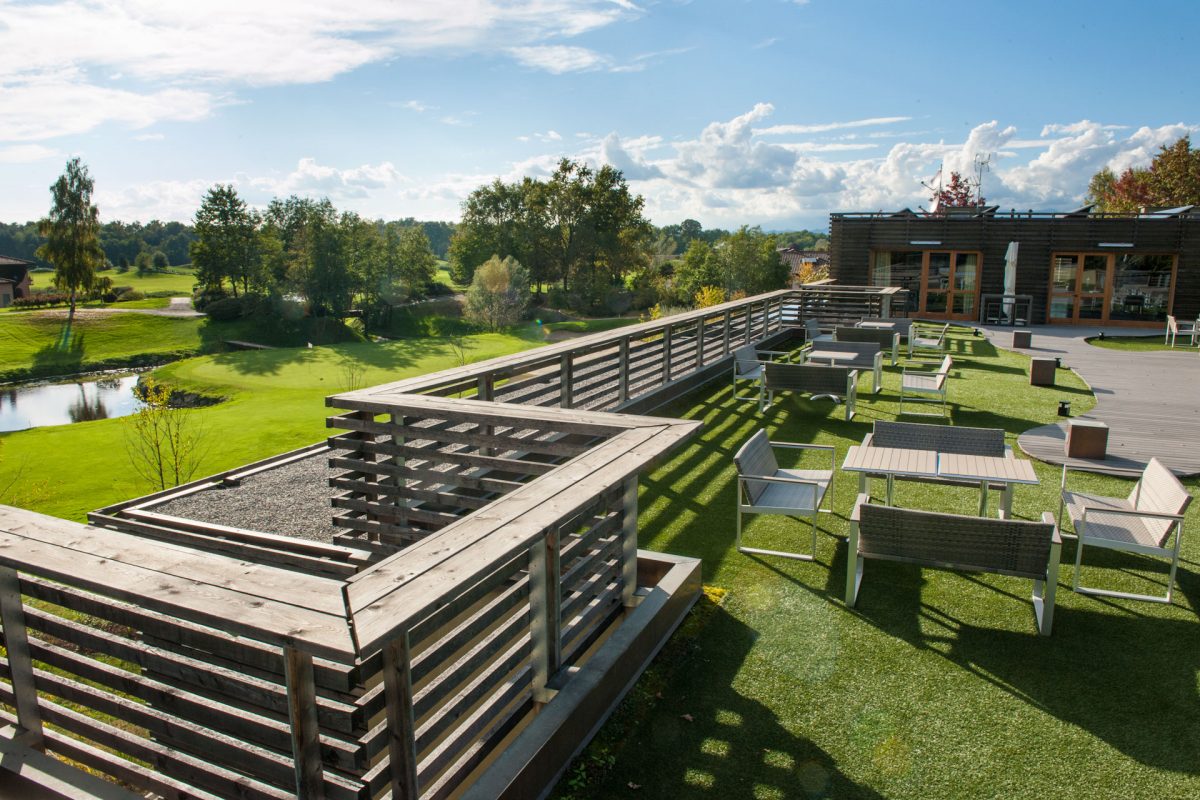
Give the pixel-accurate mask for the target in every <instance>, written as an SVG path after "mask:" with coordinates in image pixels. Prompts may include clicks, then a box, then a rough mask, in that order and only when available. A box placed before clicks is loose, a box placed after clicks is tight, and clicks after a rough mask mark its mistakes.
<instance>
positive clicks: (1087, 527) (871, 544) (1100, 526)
mask: <svg viewBox="0 0 1200 800" xmlns="http://www.w3.org/2000/svg"><path fill="white" fill-rule="evenodd" d="M780 366H783V365H778V364H768V365H766V372H767V374H768V375H769V374H770V372H771V370H772V369H773V368H778V367H780ZM776 449H785V450H792V451H820V452H822V453H823V454H824V453H827V454H828V458H829V461H828V466H827V467H826V466H825V465H824V464H822V465H821V466H820V467H819V468H806V469H783V468H780V466H779V464H778V461H777V460H776V458H775V450H776ZM822 458H823V457H822ZM734 463H735V465H736V467H737V481H738V488H737V491H738V497H737V535H736V547H737V549H738V551H739V552H742V553H754V554H759V555H770V556H782V557H786V558H794V559H801V560H807V561H811V560H813V559H814V557H815V552H816V545H817V516H818V514H819V513H831V512H832V511H833V508H832V506H833V484H834V478H835V475H836V467H835V463H836V456H835V452H834V448H833V447H831V446H828V445H813V444H801V443H795V442H772V441H770V440H769V438H768V436H767V432H766V431H765V430H760V431H758V432H757V433H755V434H754V436H752V437H751V438H750V440H749V441H747V442H746V443H745V444H744V445H742V447H741V448H740V449H739V450H738V452H737V454H736V455H735V456H734ZM842 470H843V471H844V472H856V473H858V475H859V485H858V490H859V493H858V495H857V497H856V498H855V501H854V505H853V508H852V509H851V513H850V518H849V519H850V532H849V537H848V547H849V554H850V557H849V558H848V559H847V566H846V587H845V602H846V605H847V606H848V607H854V606H855V604H856V603H857V601H858V594H859V589H860V586H861V584H862V576H863V563H864V561H865V560H866V559H882V560H890V561H902V562H907V563H913V564H919V565H922V566H925V567H932V568H939V569H950V570H959V571H967V572H989V573H996V574H1000V575H1010V576H1015V577H1020V578H1026V579H1029V580H1032V581H1033V592H1032V595H1031V599H1032V602H1033V608H1034V612H1035V616H1036V620H1037V627H1038V632H1039V633H1040V634H1042V635H1049V634H1050V631H1051V627H1052V625H1053V620H1054V604H1055V593H1056V590H1057V585H1058V573H1059V566H1060V559H1061V549H1062V541H1063V539H1064V538H1072V539H1076V549H1075V572H1074V579H1073V583H1072V589H1074V590H1075V591H1076V592H1079V593H1083V594H1095V595H1105V596H1111V597H1121V598H1127V599H1135V600H1150V601H1156V602H1163V603H1170V602H1171V597H1172V592H1173V589H1174V584H1175V574H1176V570H1177V567H1178V563H1179V547H1180V539H1181V537H1182V534H1183V515H1184V512H1185V511H1186V510H1187V508H1188V505H1189V504H1190V503H1191V499H1192V498H1191V495H1190V494H1189V493H1188V491H1187V489H1186V488H1184V486H1183V485H1182V484H1181V483H1180V482H1179V479H1178V478H1177V477H1176V476H1175V475H1174V473H1172V472H1171V471H1170V470H1169V469H1167V468H1166V467H1165V466H1164V465H1163V464H1162V462H1160V461H1159V460H1158V459H1157V458H1155V459H1151V461H1150V462H1149V464H1148V465H1147V466H1146V468H1145V470H1144V471H1143V472H1142V474H1141V477H1140V479H1139V480H1138V482H1137V483H1136V485H1135V486H1134V487H1133V490H1132V491H1131V492H1130V494H1129V496H1128V497H1123V498H1120V497H1116V498H1114V497H1105V496H1100V495H1091V494H1084V493H1080V492H1076V491H1074V490H1069V489H1068V488H1067V476H1068V472H1073V471H1078V470H1069V469H1068V468H1067V467H1064V468H1063V477H1062V483H1061V486H1060V494H1061V502H1060V507H1059V512H1058V516H1057V517H1055V516H1054V515H1053V514H1051V513H1050V512H1044V513H1043V514H1042V515H1041V519H1040V520H1039V521H1024V520H1015V519H1012V496H1013V490H1014V488H1015V487H1016V486H1019V485H1036V484H1038V483H1039V480H1038V477H1037V474H1036V473H1035V472H1034V469H1033V465H1032V463H1031V462H1030V461H1028V460H1025V459H1018V458H1016V457H1015V455H1014V453H1013V450H1012V447H1011V446H1009V445H1006V444H1005V442H1004V431H1003V430H1001V429H999V428H969V427H956V426H947V425H929V424H920V423H908V422H890V421H884V420H878V421H876V422H875V423H874V426H873V429H872V431H871V433H869V434H867V436H866V437H865V438H864V439H863V441H862V443H861V444H859V445H852V446H851V447H850V448H849V449H848V451H847V453H846V456H845V459H844V460H843V462H842ZM872 478H883V479H884V480H885V481H886V491H885V494H884V503H883V505H879V504H877V503H873V502H872V496H871V493H870V491H869V488H870V487H869V483H870V480H871V479H872ZM897 480H911V481H932V482H937V483H943V484H950V485H961V486H971V487H975V486H977V487H978V488H979V509H978V516H966V515H961V514H947V513H940V512H934V511H928V510H922V509H904V508H898V507H896V506H895V505H894V499H895V497H894V494H895V493H894V486H895V482H896V481H897ZM993 490H998V491H1000V492H1001V496H1002V500H1001V505H1000V508H999V509H998V510H997V514H996V517H995V518H989V517H988V494H989V492H990V491H993ZM1064 512H1065V514H1066V518H1067V519H1068V520H1070V522H1071V526H1072V528H1073V530H1074V534H1067V533H1063V532H1062V525H1063V522H1064V520H1063V515H1064ZM743 514H776V515H784V516H790V517H794V518H797V519H807V520H808V521H809V522H810V526H811V535H812V550H811V551H810V552H807V553H798V552H789V551H783V550H769V549H763V548H756V547H750V546H747V545H746V544H744V542H743V539H744V523H743V520H742V515H743ZM1085 546H1087V547H1100V548H1107V549H1113V550H1121V551H1126V552H1133V553H1140V554H1143V555H1151V556H1162V557H1165V558H1167V559H1169V560H1170V572H1169V576H1168V579H1167V591H1166V595H1165V596H1161V597H1160V596H1152V595H1142V594H1130V593H1125V592H1117V591H1112V590H1107V589H1100V588H1094V587H1087V586H1083V585H1081V583H1080V572H1081V568H1082V561H1083V551H1084V548H1085Z"/></svg>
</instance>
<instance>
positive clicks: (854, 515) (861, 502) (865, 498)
mask: <svg viewBox="0 0 1200 800" xmlns="http://www.w3.org/2000/svg"><path fill="white" fill-rule="evenodd" d="M870 502H871V495H869V494H867V493H866V492H863V493H861V494H860V495H859V496H858V497H856V498H854V509H853V510H852V511H851V512H850V521H851V522H858V521H859V519H861V517H862V515H861V514H859V513H858V510H859V509H860V508H862V507H863V506H865V505H868V504H869V503H870Z"/></svg>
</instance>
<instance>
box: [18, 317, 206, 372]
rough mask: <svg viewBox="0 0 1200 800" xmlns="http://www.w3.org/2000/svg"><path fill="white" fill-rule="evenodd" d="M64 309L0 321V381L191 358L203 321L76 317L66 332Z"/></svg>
mask: <svg viewBox="0 0 1200 800" xmlns="http://www.w3.org/2000/svg"><path fill="white" fill-rule="evenodd" d="M66 320H67V312H66V310H65V309H63V310H56V311H46V312H32V313H27V314H6V315H4V316H0V352H3V353H4V363H3V365H2V366H0V380H14V379H19V378H22V377H28V376H31V375H32V376H37V375H67V374H71V373H76V372H80V371H83V370H88V369H104V368H107V367H113V366H120V365H128V364H133V363H137V362H139V361H141V362H142V363H147V362H148V361H150V360H152V359H154V358H160V359H161V358H165V357H169V356H172V355H177V354H185V353H192V352H196V351H198V350H199V349H200V347H201V343H202V342H201V334H202V331H203V330H204V325H205V323H206V321H205V320H204V319H199V318H194V319H173V318H170V317H158V316H151V315H149V314H98V313H94V312H88V311H86V310H83V311H79V312H78V313H77V315H76V319H75V322H74V323H73V324H72V325H71V327H70V328H68V327H67V324H66Z"/></svg>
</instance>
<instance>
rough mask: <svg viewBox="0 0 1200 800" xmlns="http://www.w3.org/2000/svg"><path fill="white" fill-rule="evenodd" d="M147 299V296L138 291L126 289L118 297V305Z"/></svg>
mask: <svg viewBox="0 0 1200 800" xmlns="http://www.w3.org/2000/svg"><path fill="white" fill-rule="evenodd" d="M113 291H116V290H115V289H114V290H113ZM145 299H146V295H145V294H144V293H143V292H139V291H138V290H137V289H126V290H125V291H123V292H121V293H120V294H118V295H117V302H118V303H125V302H128V301H130V300H145Z"/></svg>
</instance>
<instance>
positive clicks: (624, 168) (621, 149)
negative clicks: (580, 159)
mask: <svg viewBox="0 0 1200 800" xmlns="http://www.w3.org/2000/svg"><path fill="white" fill-rule="evenodd" d="M641 149H645V148H638V147H637V146H636V145H635V146H634V147H632V148H629V147H627V146H625V145H623V144H622V143H621V137H620V136H618V135H617V134H616V133H610V134H609V135H608V136H605V137H604V141H602V142H601V143H600V159H601V160H602V161H603V162H604V163H606V164H611V165H612V166H614V167H616V168H617V169H619V170H621V172H623V173H624V174H625V177H626V178H627V179H629V180H631V181H648V180H652V179H655V178H662V177H663V171H662V170H661V169H659V168H658V167H657V166H655V165H654V164H651V163H649V162H648V161H646V160H645V159H644V158H642V157H641V156H640V155H639V154H637V151H638V150H641ZM631 150H632V151H633V152H631Z"/></svg>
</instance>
